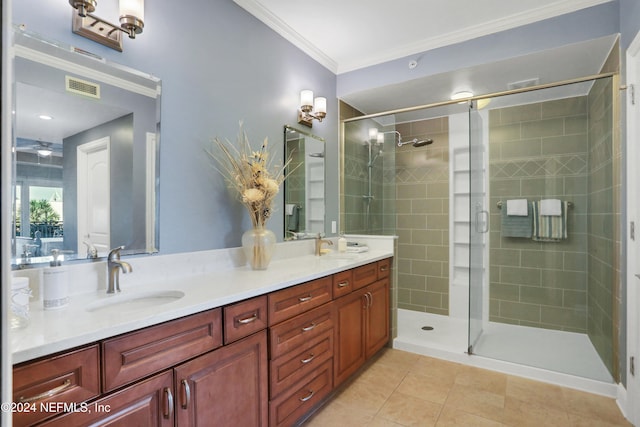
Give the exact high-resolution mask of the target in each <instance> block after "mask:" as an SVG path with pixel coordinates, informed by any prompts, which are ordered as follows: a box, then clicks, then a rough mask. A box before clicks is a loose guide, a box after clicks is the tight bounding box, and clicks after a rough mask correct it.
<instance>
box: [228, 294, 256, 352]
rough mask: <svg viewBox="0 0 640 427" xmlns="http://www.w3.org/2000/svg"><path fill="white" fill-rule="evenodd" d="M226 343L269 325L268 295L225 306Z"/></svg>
mask: <svg viewBox="0 0 640 427" xmlns="http://www.w3.org/2000/svg"><path fill="white" fill-rule="evenodd" d="M223 317H224V343H225V344H229V343H231V342H233V341H237V340H239V339H241V338H244V337H248V336H249V335H251V334H253V333H254V332H258V331H260V330H262V329H265V328H266V327H267V296H266V295H262V296H259V297H256V298H251V299H249V300H246V301H242V302H239V303H237V304H233V305H229V306H226V307H224V308H223Z"/></svg>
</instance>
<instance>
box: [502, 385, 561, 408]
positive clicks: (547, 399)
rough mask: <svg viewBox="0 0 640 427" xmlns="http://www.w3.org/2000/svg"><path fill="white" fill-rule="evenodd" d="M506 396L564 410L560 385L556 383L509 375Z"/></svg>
mask: <svg viewBox="0 0 640 427" xmlns="http://www.w3.org/2000/svg"><path fill="white" fill-rule="evenodd" d="M506 396H507V397H511V398H514V399H518V400H520V401H522V402H527V403H530V404H534V405H538V406H540V407H548V408H553V409H557V410H559V411H562V412H564V411H566V403H565V399H564V394H563V393H562V387H559V386H557V385H553V384H546V383H541V382H539V381H533V380H528V379H526V378H519V377H513V376H509V377H508V378H507V393H506Z"/></svg>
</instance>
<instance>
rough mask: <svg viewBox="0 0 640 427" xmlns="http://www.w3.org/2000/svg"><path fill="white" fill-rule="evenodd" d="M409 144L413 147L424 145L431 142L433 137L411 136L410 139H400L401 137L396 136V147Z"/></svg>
mask: <svg viewBox="0 0 640 427" xmlns="http://www.w3.org/2000/svg"><path fill="white" fill-rule="evenodd" d="M407 144H411V145H413V146H414V147H416V148H417V147H424V146H425V145H430V144H433V139H431V138H427V139H418V138H413V139H412V140H411V141H402V139H400V138H398V147H402V146H403V145H407Z"/></svg>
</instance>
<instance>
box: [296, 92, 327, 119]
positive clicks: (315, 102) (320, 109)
mask: <svg viewBox="0 0 640 427" xmlns="http://www.w3.org/2000/svg"><path fill="white" fill-rule="evenodd" d="M326 116H327V98H324V97H322V96H319V97H317V98H315V99H314V98H313V91H311V90H303V91H301V92H300V109H299V110H298V123H300V124H302V125H305V126H309V127H312V126H313V119H316V120H318V121H319V122H321V121H322V119H324V118H325V117H326Z"/></svg>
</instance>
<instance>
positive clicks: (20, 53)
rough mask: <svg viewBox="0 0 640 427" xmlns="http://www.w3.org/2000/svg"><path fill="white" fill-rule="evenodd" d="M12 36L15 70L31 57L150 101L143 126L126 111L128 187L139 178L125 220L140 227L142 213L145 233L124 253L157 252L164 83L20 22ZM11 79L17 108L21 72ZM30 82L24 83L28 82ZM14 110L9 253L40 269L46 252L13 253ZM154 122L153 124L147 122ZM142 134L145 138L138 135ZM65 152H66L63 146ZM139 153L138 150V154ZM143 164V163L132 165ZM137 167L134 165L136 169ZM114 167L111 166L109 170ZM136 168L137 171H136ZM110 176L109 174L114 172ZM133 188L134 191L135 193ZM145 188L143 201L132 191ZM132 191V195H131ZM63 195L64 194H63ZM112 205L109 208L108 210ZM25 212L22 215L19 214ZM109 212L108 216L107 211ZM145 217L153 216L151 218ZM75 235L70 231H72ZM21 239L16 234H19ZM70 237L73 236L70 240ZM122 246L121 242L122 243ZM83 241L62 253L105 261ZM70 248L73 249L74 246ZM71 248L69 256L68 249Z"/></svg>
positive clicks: (16, 263) (16, 261)
mask: <svg viewBox="0 0 640 427" xmlns="http://www.w3.org/2000/svg"><path fill="white" fill-rule="evenodd" d="M12 35H13V39H12V54H11V67H12V68H13V69H14V70H15V69H16V68H17V64H16V60H17V59H18V58H20V59H24V60H26V61H32V62H34V63H39V65H40V64H42V65H43V66H48V67H52V68H55V69H57V70H60V71H61V72H63V73H67V74H69V75H72V76H75V75H77V76H80V77H78V79H81V78H83V77H86V78H87V79H88V80H91V81H92V82H96V83H97V84H99V85H104V86H105V87H116V88H118V90H122V91H124V92H123V93H126V94H129V93H130V94H132V95H133V96H144V97H146V98H141V99H150V100H151V102H152V103H153V104H155V106H154V107H151V106H150V107H151V108H155V111H153V110H152V109H151V108H149V109H148V110H145V111H148V113H149V115H148V116H147V117H148V118H147V119H146V123H147V124H146V125H144V126H142V127H140V126H139V125H135V124H133V111H132V112H130V113H129V114H130V115H131V123H132V128H131V133H132V134H133V135H134V136H133V138H135V140H134V141H135V144H136V145H135V146H136V147H140V148H137V149H136V150H135V151H133V152H130V154H129V156H131V157H130V158H129V159H128V160H127V161H128V162H129V161H130V162H131V164H132V170H131V172H130V173H129V175H130V176H131V181H130V182H129V185H130V186H131V185H132V184H133V182H134V180H136V177H138V179H137V182H138V183H139V184H138V185H137V187H136V188H137V189H138V190H136V189H135V188H133V187H132V190H131V191H132V192H131V200H132V203H131V204H130V208H131V210H130V211H129V212H131V213H132V214H133V213H136V212H138V213H139V214H138V215H135V216H134V215H131V220H130V221H129V223H130V224H131V226H132V227H141V225H142V222H141V221H137V220H136V219H135V218H137V217H140V215H144V218H145V220H144V221H143V222H144V227H141V228H144V231H142V232H140V238H137V239H136V243H137V242H139V243H140V244H139V245H136V246H139V247H129V248H125V249H124V250H123V251H122V254H123V255H132V254H144V253H154V252H157V251H158V248H159V231H160V230H159V221H158V215H159V203H158V201H159V176H160V174H159V171H160V168H159V164H160V124H161V120H160V111H161V92H162V84H161V80H160V79H159V78H157V77H155V76H153V75H151V74H148V73H144V72H141V71H138V70H135V69H132V68H130V67H127V66H124V65H121V64H117V63H114V62H110V61H108V60H106V59H105V58H102V57H99V56H97V55H94V54H92V53H90V52H87V51H85V50H82V49H79V48H76V47H74V46H71V45H67V44H64V43H59V42H55V41H51V40H48V39H46V38H44V37H42V36H40V35H39V34H35V33H31V32H28V31H25V30H23V29H22V28H20V27H18V26H14V29H13V34H12ZM13 76H14V79H13V81H12V82H11V85H12V91H13V97H12V98H13V102H12V104H13V105H12V109H13V111H16V105H17V103H18V102H19V100H18V99H17V96H16V93H17V86H18V84H19V83H20V79H19V76H17V75H16V73H15V72H14V73H13ZM27 84H28V83H27ZM113 107H115V108H123V107H124V104H123V105H117V104H114V105H113ZM16 115H17V114H13V116H12V123H11V127H12V159H11V161H12V177H11V181H12V187H11V190H12V195H11V197H12V199H11V200H12V218H13V220H12V225H11V227H12V229H11V238H12V241H11V251H12V265H11V267H12V269H22V268H32V267H42V266H46V265H48V263H49V262H50V261H52V260H53V257H52V256H50V255H49V254H48V253H47V254H42V255H43V256H41V257H39V258H31V259H29V258H26V257H23V256H22V254H21V253H17V248H16V247H17V239H16V237H17V236H16V227H15V220H16V214H17V205H16V196H17V194H16V185H18V184H19V183H18V182H17V180H18V176H17V158H18V150H17V141H18V139H19V135H18V134H17V120H19V119H17V118H16ZM152 121H153V124H151V123H152ZM141 135H143V136H144V138H141ZM65 151H66V150H65ZM136 153H137V154H136ZM114 162H118V159H117V158H116V159H115V160H112V161H111V163H112V164H113V163H114ZM140 163H142V165H143V166H142V167H140V166H136V165H140ZM134 166H135V167H134ZM112 170H113V169H112ZM136 170H137V172H136ZM112 174H113V172H112ZM150 190H152V191H150ZM136 191H137V193H136ZM141 191H143V192H144V194H145V196H144V197H143V199H144V200H139V198H138V200H137V198H136V196H135V194H140V192H141ZM134 193H135V194H134ZM63 197H64V196H63ZM25 202H26V203H29V202H28V201H23V202H22V203H23V204H24V203H25ZM112 209H113V208H110V210H112ZM23 216H24V215H23ZM110 216H112V215H111V214H110ZM149 218H151V219H150V220H149ZM71 227H72V228H77V224H72V226H71ZM71 233H72V235H73V232H71ZM18 237H19V236H18ZM72 240H73V241H75V240H76V238H74V239H72ZM116 243H118V242H113V240H111V241H110V242H109V243H108V244H109V246H111V247H113V246H119V244H118V245H117V244H116ZM120 244H122V243H120ZM81 245H82V242H76V244H75V245H74V248H64V251H62V252H63V253H67V256H66V257H64V256H63V257H62V258H65V261H71V260H73V261H74V262H76V261H89V262H90V261H95V260H99V259H103V257H104V256H106V253H105V252H104V251H101V252H100V253H98V256H96V257H89V250H88V249H89V248H88V247H87V256H86V257H85V255H84V253H83V252H82V251H78V252H76V250H75V249H76V248H77V247H79V246H81ZM72 249H74V250H72ZM71 252H73V253H72V254H71V255H70V256H69V255H68V253H71Z"/></svg>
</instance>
